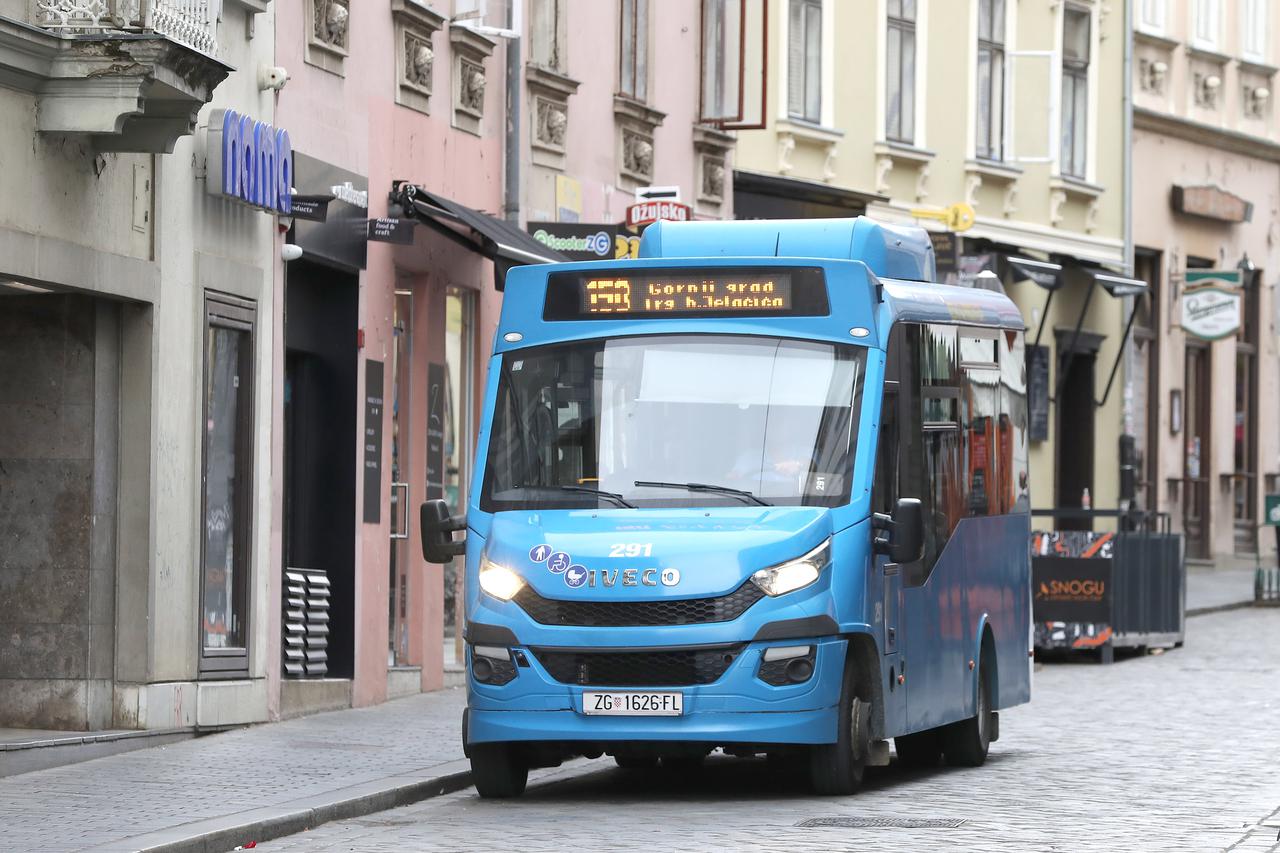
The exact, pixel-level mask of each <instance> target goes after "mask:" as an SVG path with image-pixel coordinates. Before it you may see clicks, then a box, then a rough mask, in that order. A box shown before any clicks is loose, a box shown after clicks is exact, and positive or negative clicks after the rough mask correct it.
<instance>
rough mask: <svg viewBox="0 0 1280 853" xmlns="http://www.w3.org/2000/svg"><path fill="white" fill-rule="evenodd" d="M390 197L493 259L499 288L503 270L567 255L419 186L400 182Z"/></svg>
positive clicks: (503, 280)
mask: <svg viewBox="0 0 1280 853" xmlns="http://www.w3.org/2000/svg"><path fill="white" fill-rule="evenodd" d="M392 199H393V200H394V201H395V202H396V203H398V204H399V205H400V207H402V208H403V209H404V213H405V216H408V217H411V218H413V219H417V220H419V221H421V222H423V223H424V224H426V225H429V226H431V227H432V228H435V229H436V230H437V231H439V232H440V233H442V234H444V235H445V236H447V237H449V238H451V239H453V240H455V241H457V242H459V243H461V244H462V245H464V246H467V247H468V248H470V249H472V250H474V251H476V252H478V253H480V254H482V255H484V256H485V257H487V258H491V259H493V267H494V284H495V285H496V287H497V288H498V290H502V289H503V287H504V286H505V283H506V277H507V270H509V269H511V267H514V266H520V265H521V264H550V263H560V262H563V261H568V260H569V257H568V256H567V255H563V254H561V253H560V252H557V251H555V250H554V249H548V248H547V247H546V246H545V245H543V244H542V243H540V242H539V241H537V240H535V239H534V238H533V236H532V235H530V234H528V233H526V232H524V231H521V230H520V229H519V228H517V227H516V226H515V225H512V224H511V223H510V222H507V221H505V220H502V219H498V218H497V217H496V216H490V215H489V214H487V213H482V212H481V211H479V210H475V209H473V208H470V207H467V206H466V205H465V204H459V203H458V202H456V201H453V200H452V199H448V198H445V197H444V196H442V195H437V194H435V193H433V192H429V191H427V190H424V189H423V188H422V187H419V186H415V185H413V184H410V183H402V184H398V185H397V186H395V188H394V189H393V190H392Z"/></svg>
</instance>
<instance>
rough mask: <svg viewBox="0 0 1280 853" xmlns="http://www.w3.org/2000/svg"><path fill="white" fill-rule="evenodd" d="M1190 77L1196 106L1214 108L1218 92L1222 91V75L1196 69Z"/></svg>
mask: <svg viewBox="0 0 1280 853" xmlns="http://www.w3.org/2000/svg"><path fill="white" fill-rule="evenodd" d="M1191 79H1192V81H1193V86H1192V89H1193V90H1194V97H1195V102H1196V106H1197V107H1203V108H1204V109H1206V110H1216V109H1217V108H1218V100H1219V94H1220V93H1221V91H1222V77H1221V76H1219V75H1218V74H1214V73H1211V72H1207V71H1197V72H1195V74H1194V75H1192V78H1191Z"/></svg>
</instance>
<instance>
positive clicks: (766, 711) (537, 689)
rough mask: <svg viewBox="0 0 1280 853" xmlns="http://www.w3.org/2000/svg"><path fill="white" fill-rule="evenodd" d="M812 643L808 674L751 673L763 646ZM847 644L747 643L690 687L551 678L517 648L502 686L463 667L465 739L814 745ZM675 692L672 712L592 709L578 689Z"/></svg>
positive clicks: (828, 717) (827, 737) (830, 728)
mask: <svg viewBox="0 0 1280 853" xmlns="http://www.w3.org/2000/svg"><path fill="white" fill-rule="evenodd" d="M804 644H808V645H812V646H814V647H815V649H814V651H815V658H814V672H813V675H812V676H811V677H810V678H809V679H808V680H807V681H805V682H803V683H801V684H789V685H786V686H774V685H771V684H767V683H765V682H764V681H762V680H761V679H760V678H759V669H760V665H761V663H762V655H763V652H764V650H765V649H767V648H769V647H771V646H795V645H804ZM846 646H847V643H846V641H845V640H843V639H838V638H827V639H808V640H803V641H797V640H791V641H786V642H773V641H770V642H761V643H751V644H749V645H748V646H747V648H746V649H744V650H743V651H742V653H740V654H739V655H738V656H737V658H736V659H735V660H734V662H733V663H732V664H731V665H730V666H729V667H728V669H727V670H726V671H725V672H724V674H723V675H721V677H720V678H719V679H717V680H716V681H715V682H714V683H712V684H706V685H699V686H693V687H640V686H636V687H631V686H627V687H612V686H610V687H594V686H589V685H588V686H577V685H566V684H561V683H559V682H557V681H555V680H554V679H553V678H552V677H551V676H550V675H549V674H548V673H547V670H546V669H545V668H544V667H543V666H542V664H541V663H540V661H539V660H538V658H537V656H536V655H534V654H533V653H532V651H531V650H529V649H526V648H517V649H516V650H518V651H521V652H523V653H524V658H525V659H526V660H527V661H528V664H529V665H528V666H527V667H520V668H519V670H518V675H517V677H516V678H514V679H513V680H512V681H511V682H509V683H508V684H505V685H501V686H494V685H488V684H481V683H479V682H477V681H476V680H475V678H474V676H473V675H472V674H471V672H470V667H468V725H467V735H466V736H467V742H468V744H474V743H488V742H495V741H526V742H529V741H558V742H566V741H587V742H595V743H617V742H624V741H671V742H691V741H692V742H699V743H704V744H709V745H727V744H816V743H831V742H834V741H835V740H836V726H837V716H838V709H837V706H838V704H839V701H840V689H841V685H842V681H843V673H844V659H845V650H846ZM593 691H608V692H629V691H642V692H679V693H681V694H682V702H683V714H681V715H680V716H600V715H594V714H586V713H583V693H584V692H593Z"/></svg>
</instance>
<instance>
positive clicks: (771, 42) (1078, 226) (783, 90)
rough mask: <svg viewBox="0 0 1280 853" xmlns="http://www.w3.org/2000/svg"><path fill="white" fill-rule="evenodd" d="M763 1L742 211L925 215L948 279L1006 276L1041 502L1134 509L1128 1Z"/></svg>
mask: <svg viewBox="0 0 1280 853" xmlns="http://www.w3.org/2000/svg"><path fill="white" fill-rule="evenodd" d="M748 5H751V4H748ZM761 6H763V4H761ZM757 9H759V12H758V14H759V15H760V16H761V17H762V18H763V21H764V22H763V24H760V25H758V26H757V27H756V31H757V32H758V31H759V30H763V32H764V35H763V36H762V37H759V40H758V42H757V44H759V45H760V47H759V48H757V49H756V50H755V51H754V53H755V55H756V56H764V57H767V64H766V65H765V66H764V67H759V63H756V64H755V65H754V66H753V64H752V62H750V61H749V62H747V63H745V65H744V67H743V75H742V84H741V85H742V86H743V89H744V90H747V91H751V92H752V95H753V98H754V100H753V101H752V106H753V107H755V116H754V119H753V120H752V121H753V122H754V126H748V127H746V128H745V129H742V130H740V131H739V132H738V134H737V136H738V146H737V148H738V153H737V172H736V174H735V193H736V195H737V211H738V214H739V215H740V216H752V217H764V216H792V215H800V216H849V215H857V214H861V213H866V214H867V215H870V216H872V217H875V218H878V219H881V220H884V221H889V222H903V223H912V222H914V223H917V224H920V225H922V226H924V227H925V228H928V229H929V230H930V232H931V233H932V234H933V236H934V238H935V249H936V250H937V260H938V269H939V275H940V277H941V278H943V280H948V281H953V282H959V283H967V284H971V285H972V284H973V283H974V281H975V275H976V274H977V273H978V272H981V271H983V270H989V271H991V272H993V273H995V274H996V276H997V277H998V279H999V281H1000V284H997V285H993V284H991V283H982V282H979V283H978V286H988V287H991V286H996V287H1001V288H1002V289H1004V290H1006V291H1007V292H1008V294H1009V296H1010V297H1011V298H1012V299H1013V300H1014V302H1015V303H1017V305H1018V306H1019V308H1020V309H1021V311H1022V313H1023V317H1024V319H1025V321H1026V323H1027V327H1028V335H1027V344H1028V367H1029V373H1028V388H1029V394H1030V400H1029V403H1030V409H1031V418H1030V423H1029V424H1027V425H1026V430H1027V436H1028V438H1029V440H1030V459H1031V473H1030V482H1029V484H1027V485H1029V487H1030V494H1031V497H1032V502H1033V505H1034V506H1035V507H1037V508H1041V507H1044V508H1048V507H1063V508H1077V509H1078V508H1081V507H1082V506H1092V507H1094V508H1115V507H1117V506H1119V505H1120V503H1121V501H1122V500H1123V498H1124V496H1123V495H1122V494H1121V482H1120V479H1121V478H1120V455H1119V454H1120V444H1121V435H1122V429H1123V417H1122V411H1123V405H1122V400H1123V396H1124V395H1123V393H1122V385H1123V379H1124V377H1123V374H1122V375H1121V376H1120V377H1119V378H1117V379H1116V381H1115V382H1114V383H1113V382H1112V381H1110V380H1109V376H1110V374H1111V372H1112V369H1113V367H1115V366H1116V365H1117V360H1118V359H1119V357H1120V354H1121V344H1122V340H1123V338H1124V332H1125V322H1124V321H1125V317H1126V314H1125V310H1126V300H1125V298H1124V297H1123V295H1122V294H1123V292H1124V291H1125V290H1126V289H1132V287H1133V285H1132V284H1131V283H1130V284H1127V285H1126V284H1121V283H1120V281H1121V280H1123V277H1124V273H1125V264H1126V255H1125V239H1124V238H1125V218H1124V193H1125V174H1124V162H1125V161H1124V156H1123V151H1124V147H1125V142H1126V140H1125V108H1124V101H1123V98H1122V97H1120V94H1121V93H1122V92H1123V91H1124V82H1125V77H1124V44H1125V32H1126V30H1125V26H1126V25H1125V17H1124V14H1123V8H1122V7H1121V5H1120V4H1114V3H1104V2H1091V0H1081V2H1076V0H1067V2H1057V3H1018V2H1006V1H1005V0H962V2H950V0H948V1H947V2H942V0H855V2H831V0H786V1H785V2H778V3H771V4H768V6H767V11H766V9H764V8H761V7H760V6H757ZM752 14H753V15H754V14H756V13H755V12H753V13H752ZM753 34H754V33H753V31H752V30H750V29H749V30H748V31H747V35H748V37H751V36H753ZM757 79H763V81H764V85H763V87H760V86H758V85H756V86H755V89H752V86H753V81H755V80H757ZM760 89H762V91H758V90H760ZM728 126H731V125H730V124H726V127H728ZM1033 276H1034V277H1033ZM1099 276H1102V277H1101V278H1100V277H1099ZM1112 277H1114V278H1115V279H1116V280H1115V281H1113V280H1111V279H1112ZM1036 279H1039V281H1038V282H1037V281H1036ZM1112 291H1115V292H1116V293H1117V294H1121V295H1112ZM1108 391H1109V393H1108ZM1037 523H1042V524H1045V525H1048V524H1050V523H1051V522H1049V521H1047V520H1042V521H1040V522H1037Z"/></svg>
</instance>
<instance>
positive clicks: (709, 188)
mask: <svg viewBox="0 0 1280 853" xmlns="http://www.w3.org/2000/svg"><path fill="white" fill-rule="evenodd" d="M736 141H737V140H736V139H735V138H734V136H733V134H731V133H726V132H725V131H723V130H721V129H720V128H718V127H713V126H711V125H706V124H696V125H694V126H693V151H694V156H695V157H696V160H695V162H696V163H697V166H698V168H697V174H696V175H695V176H694V179H695V180H696V182H697V183H696V184H695V186H696V187H697V188H698V192H697V194H696V198H695V199H694V201H695V205H696V207H697V208H698V209H701V210H705V211H706V212H707V213H708V214H711V215H716V214H717V213H718V209H719V207H720V205H722V204H724V201H725V199H726V198H727V197H728V196H730V195H732V193H733V190H732V188H731V183H732V177H731V175H730V174H729V171H730V169H731V166H730V165H729V152H731V151H732V150H733V146H734V144H735V143H736Z"/></svg>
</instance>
